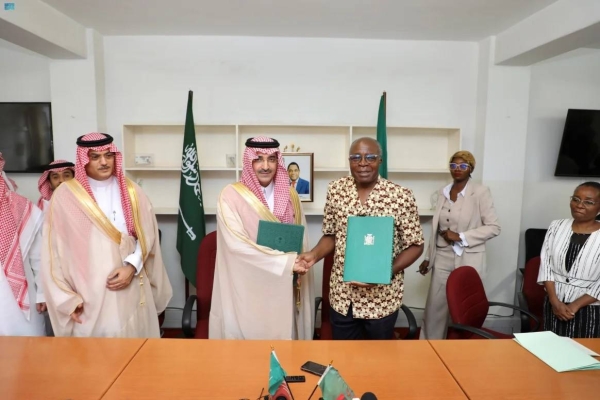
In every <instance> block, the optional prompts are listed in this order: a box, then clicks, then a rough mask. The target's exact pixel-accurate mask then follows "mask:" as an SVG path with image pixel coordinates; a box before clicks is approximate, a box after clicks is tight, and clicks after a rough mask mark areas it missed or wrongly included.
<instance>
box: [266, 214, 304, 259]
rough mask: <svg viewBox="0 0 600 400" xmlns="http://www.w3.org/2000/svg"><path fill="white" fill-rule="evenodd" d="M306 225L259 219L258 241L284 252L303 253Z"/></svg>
mask: <svg viewBox="0 0 600 400" xmlns="http://www.w3.org/2000/svg"><path fill="white" fill-rule="evenodd" d="M303 241H304V225H294V224H282V223H281V222H271V221H264V220H260V221H258V234H257V237H256V243H257V244H260V245H261V246H266V247H269V248H271V249H273V250H279V251H283V252H284V253H289V252H296V253H302V243H303Z"/></svg>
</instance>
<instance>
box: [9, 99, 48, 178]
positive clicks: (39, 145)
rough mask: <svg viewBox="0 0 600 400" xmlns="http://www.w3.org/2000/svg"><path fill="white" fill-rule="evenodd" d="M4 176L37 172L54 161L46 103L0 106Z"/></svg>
mask: <svg viewBox="0 0 600 400" xmlns="http://www.w3.org/2000/svg"><path fill="white" fill-rule="evenodd" d="M0 152H1V153H2V154H3V157H4V160H5V162H6V164H5V166H4V170H5V171H6V172H40V171H42V170H43V166H44V165H48V164H49V163H51V162H52V161H53V160H54V146H53V139H52V112H51V108H50V103H0Z"/></svg>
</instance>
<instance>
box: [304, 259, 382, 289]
mask: <svg viewBox="0 0 600 400" xmlns="http://www.w3.org/2000/svg"><path fill="white" fill-rule="evenodd" d="M317 261H318V260H317V255H316V254H315V253H313V252H311V251H308V252H306V253H300V254H298V257H296V262H295V263H294V272H296V273H297V274H299V275H304V274H306V273H307V272H308V271H309V270H310V268H311V267H312V266H313V265H315V263H316V262H317ZM349 283H350V285H352V286H356V287H364V288H371V287H374V286H375V285H372V284H369V283H362V282H349Z"/></svg>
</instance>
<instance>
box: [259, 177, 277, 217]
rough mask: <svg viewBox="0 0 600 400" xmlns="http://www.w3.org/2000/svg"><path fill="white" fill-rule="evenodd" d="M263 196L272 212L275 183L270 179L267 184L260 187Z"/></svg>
mask: <svg viewBox="0 0 600 400" xmlns="http://www.w3.org/2000/svg"><path fill="white" fill-rule="evenodd" d="M262 190H263V196H265V200H267V205H268V206H269V210H270V211H271V212H273V210H274V209H275V183H274V182H273V181H271V183H269V186H267V187H264V186H263V187H262Z"/></svg>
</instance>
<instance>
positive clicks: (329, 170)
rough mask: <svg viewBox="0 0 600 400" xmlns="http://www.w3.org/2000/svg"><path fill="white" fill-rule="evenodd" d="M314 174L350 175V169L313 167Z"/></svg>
mask: <svg viewBox="0 0 600 400" xmlns="http://www.w3.org/2000/svg"><path fill="white" fill-rule="evenodd" d="M314 171H315V172H348V173H350V167H325V168H322V167H315V169H314Z"/></svg>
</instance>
